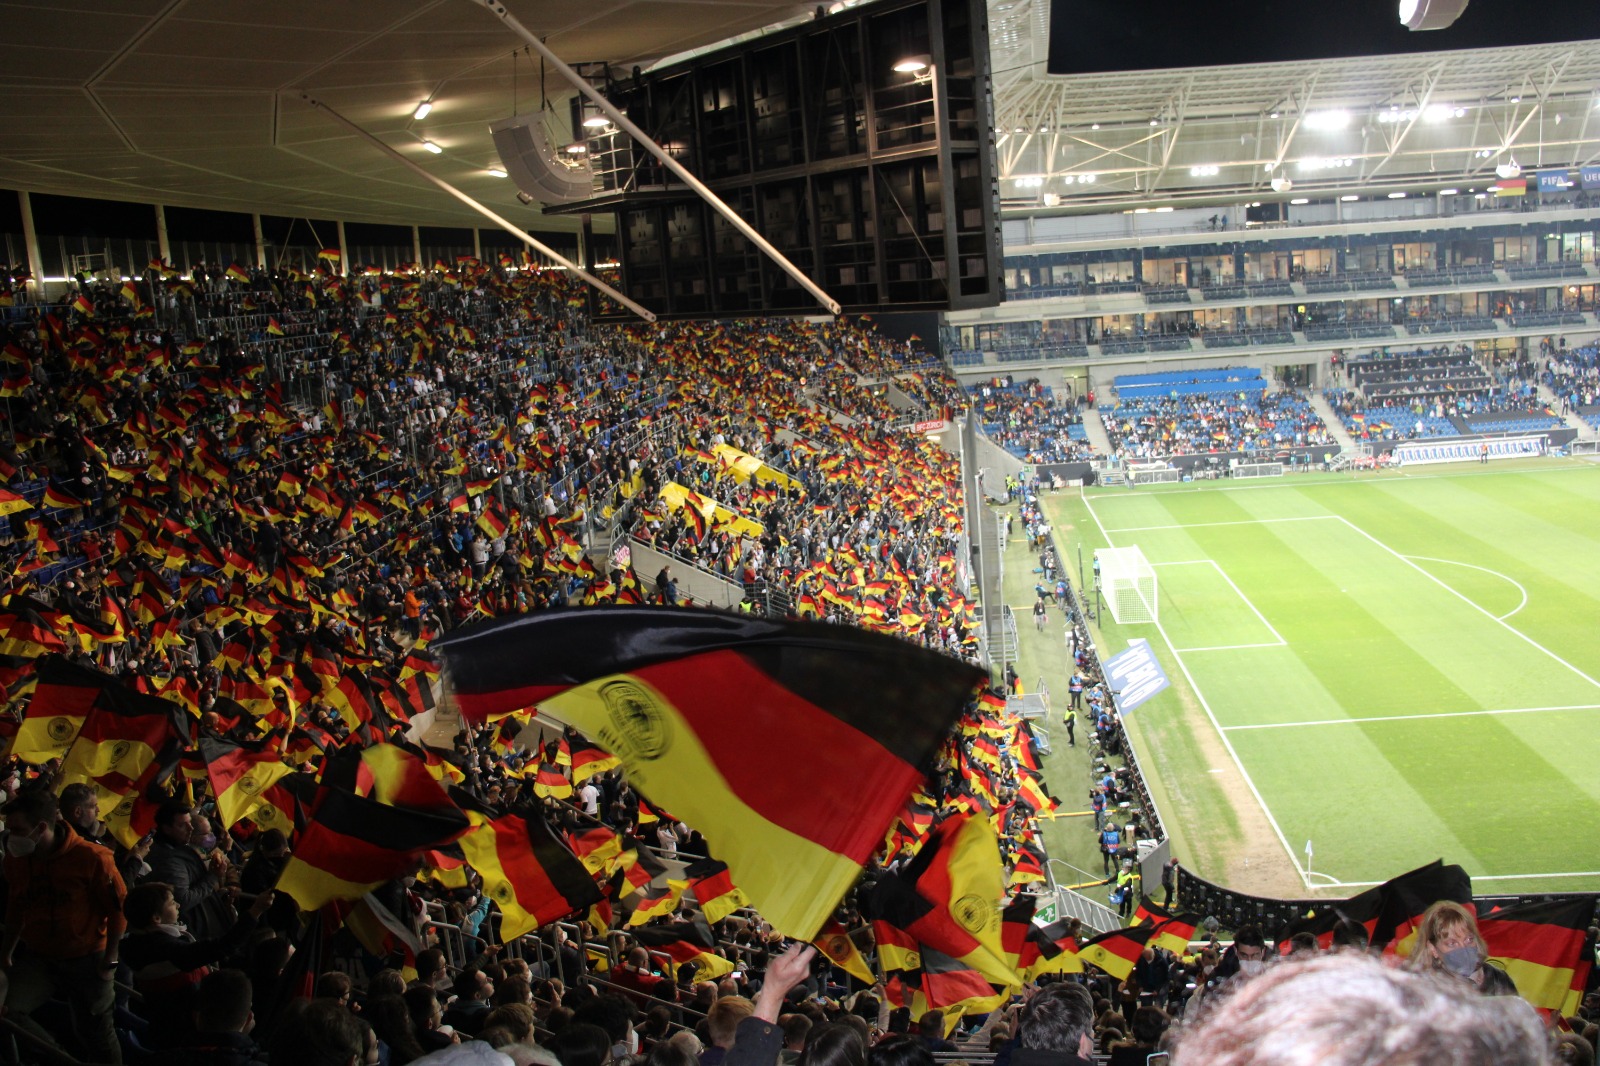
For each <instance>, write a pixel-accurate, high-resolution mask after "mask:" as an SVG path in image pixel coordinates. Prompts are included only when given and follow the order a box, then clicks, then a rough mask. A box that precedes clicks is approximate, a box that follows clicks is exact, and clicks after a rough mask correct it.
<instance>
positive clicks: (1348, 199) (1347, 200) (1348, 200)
mask: <svg viewBox="0 0 1600 1066" xmlns="http://www.w3.org/2000/svg"><path fill="white" fill-rule="evenodd" d="M1339 199H1340V200H1341V201H1342V202H1344V203H1347V204H1349V203H1354V202H1355V201H1357V200H1359V199H1361V197H1359V196H1355V195H1353V194H1352V195H1350V196H1341V197H1339Z"/></svg>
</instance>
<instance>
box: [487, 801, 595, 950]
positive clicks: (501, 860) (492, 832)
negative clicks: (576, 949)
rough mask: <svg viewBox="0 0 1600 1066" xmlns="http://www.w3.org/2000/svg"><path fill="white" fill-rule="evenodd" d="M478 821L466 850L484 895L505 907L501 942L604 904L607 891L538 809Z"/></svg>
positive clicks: (501, 907) (501, 908) (500, 906)
mask: <svg viewBox="0 0 1600 1066" xmlns="http://www.w3.org/2000/svg"><path fill="white" fill-rule="evenodd" d="M474 821H477V822H478V824H477V825H475V826H474V828H473V829H472V831H471V832H469V833H468V834H467V835H466V836H464V837H462V838H461V850H462V853H463V854H465V855H466V858H467V862H468V863H470V864H471V865H472V868H473V869H475V870H477V871H478V874H479V876H481V877H482V878H483V891H484V894H485V895H487V896H488V897H489V898H490V899H492V900H494V902H495V904H496V905H497V906H498V907H499V908H500V914H501V921H502V925H501V927H500V936H501V939H502V940H504V941H506V942H510V941H511V940H514V939H516V938H517V937H519V936H521V935H522V934H523V933H527V932H531V931H533V930H534V929H537V928H539V927H540V926H541V925H548V924H549V923H550V922H555V921H560V920H561V919H562V918H565V917H567V916H568V915H570V914H574V913H577V912H579V911H586V910H588V909H589V908H590V907H592V906H593V905H594V904H596V903H599V902H600V900H601V898H602V897H603V893H602V892H601V891H600V889H599V887H598V886H597V885H596V884H595V882H594V878H593V877H592V876H590V874H589V871H587V870H585V869H584V867H583V863H581V862H579V861H578V858H577V856H575V855H573V854H572V852H570V851H568V850H567V849H566V847H565V846H564V845H563V844H562V843H561V841H560V840H558V839H557V838H556V836H555V834H554V833H552V832H551V831H550V827H549V826H548V825H546V824H545V821H544V818H543V816H542V815H540V814H539V812H538V811H536V810H531V809H529V810H518V811H509V812H507V813H505V814H502V815H500V816H498V817H496V818H492V819H487V820H479V819H477V818H475V819H474Z"/></svg>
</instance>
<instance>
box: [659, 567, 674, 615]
mask: <svg viewBox="0 0 1600 1066" xmlns="http://www.w3.org/2000/svg"><path fill="white" fill-rule="evenodd" d="M656 595H657V596H660V597H661V602H662V603H664V604H666V605H668V606H669V607H670V606H672V605H674V604H676V603H677V602H678V583H677V582H676V581H674V580H673V578H672V567H670V566H663V567H662V568H661V572H660V573H659V574H657V575H656Z"/></svg>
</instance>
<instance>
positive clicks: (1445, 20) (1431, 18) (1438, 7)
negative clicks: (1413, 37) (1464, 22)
mask: <svg viewBox="0 0 1600 1066" xmlns="http://www.w3.org/2000/svg"><path fill="white" fill-rule="evenodd" d="M1466 9H1467V0H1400V21H1401V22H1402V23H1404V24H1405V27H1406V29H1408V30H1442V29H1444V28H1446V27H1447V26H1450V25H1452V24H1453V23H1454V22H1455V21H1456V19H1458V18H1460V17H1461V13H1462V12H1463V11H1465V10H1466Z"/></svg>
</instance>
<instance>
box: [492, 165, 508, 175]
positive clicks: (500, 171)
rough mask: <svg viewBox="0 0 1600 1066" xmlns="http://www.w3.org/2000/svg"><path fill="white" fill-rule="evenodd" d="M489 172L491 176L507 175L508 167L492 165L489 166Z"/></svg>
mask: <svg viewBox="0 0 1600 1066" xmlns="http://www.w3.org/2000/svg"><path fill="white" fill-rule="evenodd" d="M488 173H489V175H490V176H491V177H496V178H503V177H506V168H505V167H502V166H492V167H489V168H488Z"/></svg>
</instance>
